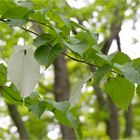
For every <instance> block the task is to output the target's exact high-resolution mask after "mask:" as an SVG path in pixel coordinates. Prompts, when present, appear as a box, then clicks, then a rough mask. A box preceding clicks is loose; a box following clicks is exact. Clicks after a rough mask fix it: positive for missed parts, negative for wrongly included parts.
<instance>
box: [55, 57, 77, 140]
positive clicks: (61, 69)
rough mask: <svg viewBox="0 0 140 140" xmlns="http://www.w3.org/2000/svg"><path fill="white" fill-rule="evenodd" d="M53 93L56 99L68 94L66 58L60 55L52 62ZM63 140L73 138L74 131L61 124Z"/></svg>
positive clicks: (67, 97)
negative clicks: (53, 74) (53, 75)
mask: <svg viewBox="0 0 140 140" xmlns="http://www.w3.org/2000/svg"><path fill="white" fill-rule="evenodd" d="M54 73H55V79H54V80H55V83H54V93H55V98H56V101H64V100H68V99H69V96H70V84H69V79H68V73H67V67H66V60H65V58H64V56H63V55H60V56H59V57H58V58H57V59H56V60H55V62H54ZM61 132H62V136H63V140H75V139H76V137H75V133H74V130H73V129H72V128H69V127H66V126H63V125H61Z"/></svg>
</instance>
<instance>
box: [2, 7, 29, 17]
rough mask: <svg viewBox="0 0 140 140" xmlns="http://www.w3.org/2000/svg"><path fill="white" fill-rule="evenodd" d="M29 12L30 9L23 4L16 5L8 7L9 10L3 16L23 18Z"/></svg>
mask: <svg viewBox="0 0 140 140" xmlns="http://www.w3.org/2000/svg"><path fill="white" fill-rule="evenodd" d="M28 12H29V11H28V9H26V8H24V7H21V6H16V7H12V8H10V9H7V11H6V12H5V13H4V14H3V15H2V18H11V19H23V18H24V16H25V15H26V14H27V13H28Z"/></svg>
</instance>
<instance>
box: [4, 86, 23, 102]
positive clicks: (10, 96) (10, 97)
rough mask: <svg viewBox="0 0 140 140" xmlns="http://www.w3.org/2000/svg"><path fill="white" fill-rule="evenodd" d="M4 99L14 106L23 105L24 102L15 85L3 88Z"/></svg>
mask: <svg viewBox="0 0 140 140" xmlns="http://www.w3.org/2000/svg"><path fill="white" fill-rule="evenodd" d="M2 93H3V97H4V98H5V100H6V101H8V102H10V103H12V104H22V103H23V100H22V98H21V97H20V94H19V92H18V91H17V89H16V88H15V86H14V85H11V86H10V87H7V86H4V87H2Z"/></svg>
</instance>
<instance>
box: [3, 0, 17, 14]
mask: <svg viewBox="0 0 140 140" xmlns="http://www.w3.org/2000/svg"><path fill="white" fill-rule="evenodd" d="M12 7H16V5H15V3H14V2H13V1H11V0H0V15H3V14H4V13H5V12H6V11H7V10H8V9H10V8H12Z"/></svg>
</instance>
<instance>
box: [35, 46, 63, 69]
mask: <svg viewBox="0 0 140 140" xmlns="http://www.w3.org/2000/svg"><path fill="white" fill-rule="evenodd" d="M61 51H62V47H61V46H60V45H59V44H57V45H55V46H54V47H51V46H49V45H48V44H47V45H43V46H40V47H39V48H37V49H36V51H35V54H34V55H35V58H36V60H37V61H38V62H39V63H40V64H41V65H45V66H46V68H47V67H49V66H50V65H51V64H52V63H53V61H54V60H55V59H56V57H57V56H58V55H59V54H60V53H61Z"/></svg>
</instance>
